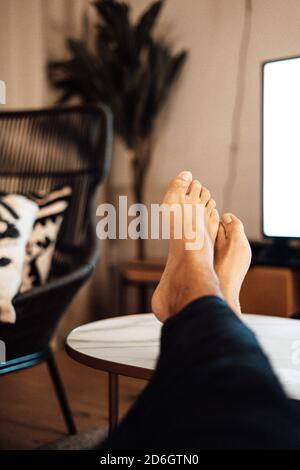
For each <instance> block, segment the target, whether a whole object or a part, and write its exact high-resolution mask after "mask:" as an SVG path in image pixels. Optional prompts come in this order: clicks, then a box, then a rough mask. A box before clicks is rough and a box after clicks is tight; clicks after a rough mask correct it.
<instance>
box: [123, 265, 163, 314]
mask: <svg viewBox="0 0 300 470" xmlns="http://www.w3.org/2000/svg"><path fill="white" fill-rule="evenodd" d="M165 264H166V260H163V259H152V260H151V259H149V260H143V261H132V262H129V263H126V264H124V265H123V266H122V267H121V269H120V272H119V286H120V287H119V288H120V304H119V312H123V313H126V312H127V311H128V295H127V293H128V288H129V287H135V288H136V289H137V292H138V311H140V312H149V311H150V310H151V308H150V305H149V301H148V295H149V293H150V291H154V289H155V287H156V286H157V284H158V283H159V281H160V278H161V276H162V273H163V270H164V267H165Z"/></svg>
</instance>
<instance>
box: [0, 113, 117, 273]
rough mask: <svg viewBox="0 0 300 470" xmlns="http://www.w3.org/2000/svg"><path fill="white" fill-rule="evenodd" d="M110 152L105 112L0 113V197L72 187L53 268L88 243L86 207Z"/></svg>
mask: <svg viewBox="0 0 300 470" xmlns="http://www.w3.org/2000/svg"><path fill="white" fill-rule="evenodd" d="M111 147H112V118H111V114H110V112H109V111H108V110H107V108H105V107H68V108H61V107H59V108H51V109H44V110H38V111H18V112H3V113H0V192H9V193H21V194H28V193H30V192H37V191H40V190H43V191H51V190H54V189H58V188H61V187H62V186H65V185H68V186H70V187H71V188H72V195H71V198H70V203H69V207H68V210H67V212H66V214H65V217H64V221H63V224H62V227H61V230H60V233H59V238H58V240H57V250H56V252H55V255H54V262H55V264H56V265H57V266H59V265H61V266H63V264H64V257H66V256H67V257H68V254H67V253H68V252H69V253H71V252H72V249H74V252H78V251H80V249H81V248H82V249H83V250H84V248H85V246H84V245H85V244H86V243H88V240H87V231H88V230H89V223H90V218H91V213H90V210H91V207H90V206H91V202H93V196H94V193H95V189H96V187H97V186H98V184H99V183H100V182H101V181H102V180H103V178H104V176H105V173H106V171H107V169H108V168H109V164H110V156H111ZM66 247H67V250H66ZM65 261H67V260H65Z"/></svg>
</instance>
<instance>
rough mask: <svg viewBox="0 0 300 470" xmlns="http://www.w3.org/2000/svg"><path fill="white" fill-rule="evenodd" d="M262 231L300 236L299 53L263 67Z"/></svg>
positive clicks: (270, 233) (268, 233) (275, 234)
mask: <svg viewBox="0 0 300 470" xmlns="http://www.w3.org/2000/svg"><path fill="white" fill-rule="evenodd" d="M263 74H264V80H263V232H264V235H266V236H269V237H288V238H299V237H300V57H299V58H292V59H286V60H278V61H274V62H268V63H266V64H265V65H264V68H263Z"/></svg>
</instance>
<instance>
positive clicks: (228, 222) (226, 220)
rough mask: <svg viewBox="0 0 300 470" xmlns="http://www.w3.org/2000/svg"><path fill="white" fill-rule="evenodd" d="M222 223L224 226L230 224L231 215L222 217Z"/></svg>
mask: <svg viewBox="0 0 300 470" xmlns="http://www.w3.org/2000/svg"><path fill="white" fill-rule="evenodd" d="M222 221H223V222H224V224H231V222H232V217H231V215H229V214H225V215H223V217H222Z"/></svg>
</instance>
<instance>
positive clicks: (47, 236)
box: [20, 186, 72, 292]
mask: <svg viewBox="0 0 300 470" xmlns="http://www.w3.org/2000/svg"><path fill="white" fill-rule="evenodd" d="M71 192H72V190H71V188H70V187H69V186H65V187H63V188H61V189H58V190H56V191H52V192H50V193H48V194H45V193H42V192H39V193H34V194H30V198H31V199H32V200H33V201H34V202H35V203H36V204H38V206H39V208H40V209H39V212H38V214H37V217H36V220H35V223H34V227H33V230H32V234H31V237H30V239H29V242H28V244H27V247H26V256H25V262H24V267H23V274H22V285H21V289H20V292H25V291H27V290H29V289H32V288H33V287H36V286H40V285H43V284H45V282H46V281H47V278H48V276H49V272H50V268H51V261H52V256H53V252H54V248H55V243H56V239H57V235H58V232H59V229H60V226H61V224H62V221H63V217H64V213H65V211H66V209H67V207H68V204H69V198H70V195H71Z"/></svg>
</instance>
